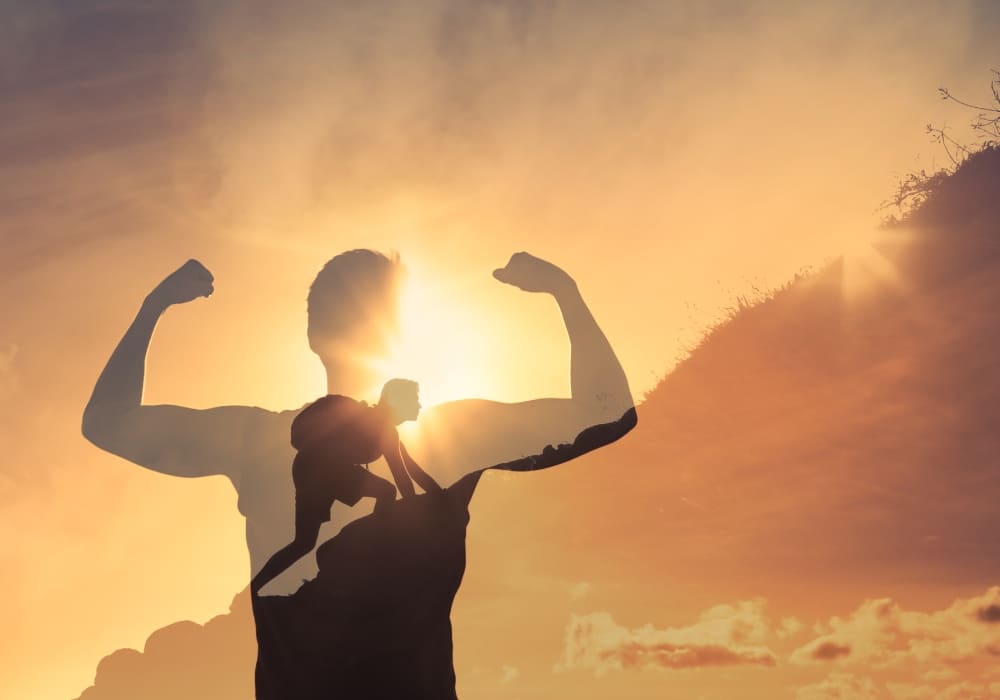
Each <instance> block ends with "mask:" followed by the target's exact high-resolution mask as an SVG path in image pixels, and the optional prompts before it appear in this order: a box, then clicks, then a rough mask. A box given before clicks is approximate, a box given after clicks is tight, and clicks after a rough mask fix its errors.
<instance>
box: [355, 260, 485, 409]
mask: <svg viewBox="0 0 1000 700" xmlns="http://www.w3.org/2000/svg"><path fill="white" fill-rule="evenodd" d="M408 267H411V270H410V274H409V276H408V278H407V281H406V283H405V285H404V288H403V290H402V293H401V299H400V302H401V303H400V329H399V331H400V332H399V338H398V340H397V341H396V342H395V344H394V345H393V347H392V350H391V352H390V356H389V358H388V359H387V360H384V361H379V362H376V363H374V365H375V369H376V371H377V374H378V375H379V376H380V377H384V378H385V379H388V378H390V377H405V378H407V379H413V380H415V381H417V382H419V383H420V401H421V403H422V404H423V405H424V406H433V405H435V404H438V403H443V402H445V401H451V400H455V399H462V398H470V397H477V398H489V397H491V396H493V395H495V390H496V387H495V386H494V385H493V383H492V381H491V380H490V377H491V376H493V374H494V373H493V372H491V371H490V367H491V363H492V362H493V360H494V353H493V352H491V351H490V349H489V348H488V347H487V345H486V343H487V341H488V339H487V337H486V335H485V334H484V333H482V332H481V331H482V330H483V329H482V328H480V321H479V319H480V318H481V314H479V313H477V309H475V308H474V307H473V306H472V305H470V304H469V303H468V300H467V299H461V300H459V299H456V298H454V294H449V293H448V290H447V289H445V288H444V287H443V286H440V285H435V284H434V283H433V282H428V281H427V279H428V276H426V275H421V274H420V273H419V271H417V270H413V269H412V266H410V264H409V263H408Z"/></svg>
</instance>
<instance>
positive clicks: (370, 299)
mask: <svg viewBox="0 0 1000 700" xmlns="http://www.w3.org/2000/svg"><path fill="white" fill-rule="evenodd" d="M404 274H405V268H404V267H403V265H402V263H400V262H399V254H398V253H391V254H390V255H384V254H382V253H378V252H376V251H374V250H366V249H363V248H360V249H357V250H349V251H347V252H346V253H341V254H340V255H338V256H336V257H334V258H332V259H331V260H330V261H329V262H328V263H327V264H326V265H324V266H323V269H322V270H320V271H319V274H317V275H316V279H315V280H314V281H313V283H312V286H311V287H309V296H308V298H307V299H306V311H307V314H308V323H309V325H308V334H309V344H310V345H311V346H312V348H313V349H314V350H317V351H318V349H319V346H320V345H321V344H322V343H321V341H323V340H328V339H335V338H339V337H342V336H344V335H346V334H349V333H350V332H351V331H353V330H355V329H358V328H364V327H365V326H366V325H368V324H370V323H371V322H372V321H376V320H380V318H381V317H382V316H384V315H385V313H386V311H387V310H388V307H390V306H391V305H392V304H393V303H395V296H396V292H397V290H398V287H399V283H400V281H401V280H402V278H403V275H404ZM317 341H320V342H317Z"/></svg>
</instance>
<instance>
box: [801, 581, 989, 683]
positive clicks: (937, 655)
mask: <svg viewBox="0 0 1000 700" xmlns="http://www.w3.org/2000/svg"><path fill="white" fill-rule="evenodd" d="M998 603H1000V586H994V587H992V588H990V589H988V590H987V591H986V592H985V593H984V594H982V595H981V596H977V597H974V598H964V599H961V598H960V599H958V600H956V601H954V602H953V603H952V604H951V605H949V606H948V607H947V608H945V609H943V610H939V611H937V612H930V613H926V612H917V611H907V610H904V609H903V608H902V607H900V605H899V604H898V603H895V602H894V601H892V600H890V599H888V598H883V599H879V600H866V601H865V602H864V603H862V604H861V606H860V607H858V609H857V610H855V611H854V613H852V614H851V615H850V616H848V617H847V618H839V617H834V618H832V619H831V620H830V622H829V625H828V629H829V631H828V632H827V633H826V634H823V635H822V636H820V637H817V638H816V639H813V640H811V641H810V642H808V643H807V644H805V645H803V646H801V647H799V648H798V649H796V650H795V651H794V652H793V653H792V655H791V660H792V662H794V663H815V662H823V661H833V660H836V661H838V662H842V663H864V664H866V665H868V666H869V667H875V668H889V667H899V666H901V665H903V664H906V663H917V664H920V665H923V664H927V665H935V666H936V665H940V664H943V663H955V662H959V661H967V660H971V659H974V658H976V657H982V656H984V655H993V656H996V655H1000V624H996V622H995V621H994V616H995V614H996V613H995V611H996V610H998V609H1000V605H998Z"/></svg>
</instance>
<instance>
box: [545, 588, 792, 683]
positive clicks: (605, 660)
mask: <svg viewBox="0 0 1000 700" xmlns="http://www.w3.org/2000/svg"><path fill="white" fill-rule="evenodd" d="M763 608H764V603H763V601H759V600H754V601H743V602H739V603H736V604H735V605H718V606H715V607H713V608H711V609H709V610H707V611H706V612H704V613H703V614H702V615H701V616H700V617H699V619H698V621H697V622H695V623H694V624H693V625H690V626H687V627H668V628H664V629H656V628H655V627H653V626H652V625H648V624H647V625H645V626H643V627H640V628H638V629H628V628H627V627H624V626H622V625H619V624H618V623H616V622H615V620H614V618H613V617H612V616H611V614H610V613H607V612H595V613H591V614H589V615H574V616H573V617H572V618H571V620H570V623H569V626H568V627H567V629H566V642H565V648H564V649H563V658H562V660H561V661H560V663H559V664H558V665H557V666H556V670H558V671H563V670H569V669H574V668H582V669H590V670H593V671H594V672H596V673H598V674H603V673H606V672H608V671H621V670H627V669H639V668H669V669H681V668H700V667H706V666H730V665H758V666H774V665H775V664H776V663H777V656H776V655H775V654H774V652H773V651H771V649H769V648H768V647H767V646H765V645H764V644H763V642H764V639H765V638H766V637H767V636H768V635H769V634H770V632H771V625H770V623H769V622H768V620H767V619H766V618H765V617H764V614H763Z"/></svg>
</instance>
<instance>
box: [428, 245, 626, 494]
mask: <svg viewBox="0 0 1000 700" xmlns="http://www.w3.org/2000/svg"><path fill="white" fill-rule="evenodd" d="M493 276H494V277H496V278H497V279H498V280H500V281H501V282H504V283H506V284H510V285H512V286H514V287H517V288H519V289H521V290H523V291H526V292H535V293H543V294H550V295H551V296H552V297H553V298H554V299H555V301H556V303H557V304H558V305H559V310H560V312H561V313H562V318H563V322H564V323H565V325H566V331H567V334H568V335H569V341H570V394H571V395H570V398H568V399H535V400H532V401H525V402H522V403H512V404H508V403H499V402H495V401H484V400H479V399H467V400H463V401H453V402H449V403H446V404H442V405H440V406H436V407H434V408H431V409H429V410H428V411H426V412H425V416H424V417H423V418H422V419H421V426H422V430H421V432H422V435H421V437H422V439H423V441H424V442H423V445H422V446H421V452H422V456H423V457H424V459H423V460H422V461H423V462H424V463H425V464H427V465H428V467H429V468H431V469H432V470H433V471H434V473H435V474H439V475H440V476H441V480H442V481H444V483H446V484H450V483H453V482H454V481H455V480H456V479H458V478H459V477H461V476H462V475H463V474H465V473H468V472H469V471H470V470H472V469H474V468H477V467H484V466H488V465H490V464H497V463H500V462H506V461H509V460H513V459H517V458H519V457H525V456H528V455H534V454H539V453H540V452H541V451H542V449H543V448H544V447H545V446H546V445H548V444H551V445H557V444H560V443H572V442H573V441H574V440H575V439H576V437H577V436H578V435H579V434H580V433H581V431H584V430H585V429H587V428H588V427H590V426H595V425H601V424H608V423H616V425H620V426H622V428H623V430H624V432H628V430H630V429H631V428H632V426H634V425H635V421H634V417H635V414H634V403H633V400H632V392H631V391H630V389H629V386H628V380H627V379H626V377H625V372H624V370H623V369H622V366H621V363H620V362H619V361H618V358H617V356H616V355H615V352H614V350H613V349H612V347H611V344H610V343H609V342H608V339H607V338H606V337H605V335H604V332H603V331H602V330H601V328H600V326H598V325H597V321H596V320H595V319H594V317H593V315H592V314H591V313H590V309H589V308H588V307H587V305H586V303H585V302H584V300H583V297H582V295H581V294H580V291H579V289H578V288H577V285H576V282H575V281H574V280H573V278H571V277H570V276H569V275H568V274H566V273H565V272H564V271H563V270H561V269H560V268H558V267H556V266H555V265H553V264H552V263H549V262H546V261H545V260H541V259H539V258H536V257H535V256H533V255H530V254H528V253H515V254H514V255H513V256H512V257H511V259H510V262H508V263H507V265H506V267H503V268H501V269H499V270H496V271H495V272H494V273H493ZM527 342H529V343H530V342H531V341H530V339H529V340H527ZM626 414H628V417H626ZM623 434H624V433H623Z"/></svg>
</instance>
